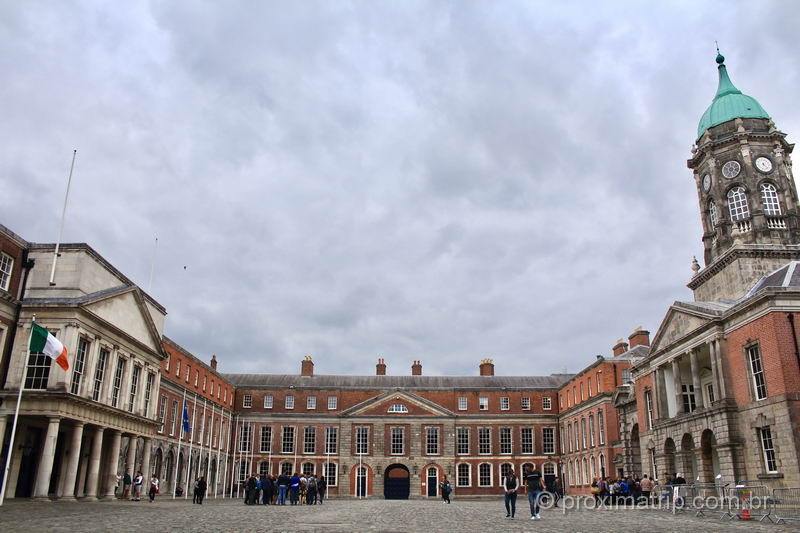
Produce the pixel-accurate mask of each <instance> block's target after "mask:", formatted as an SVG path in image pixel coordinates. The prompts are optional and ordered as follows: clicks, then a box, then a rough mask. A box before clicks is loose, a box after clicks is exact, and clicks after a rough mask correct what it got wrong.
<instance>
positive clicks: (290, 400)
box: [283, 394, 294, 409]
mask: <svg viewBox="0 0 800 533" xmlns="http://www.w3.org/2000/svg"><path fill="white" fill-rule="evenodd" d="M283 406H284V407H285V408H286V409H294V396H292V395H291V394H287V395H286V399H285V400H284V403H283Z"/></svg>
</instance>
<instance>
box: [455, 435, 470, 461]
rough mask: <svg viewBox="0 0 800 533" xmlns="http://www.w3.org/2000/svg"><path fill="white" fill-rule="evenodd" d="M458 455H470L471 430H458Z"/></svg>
mask: <svg viewBox="0 0 800 533" xmlns="http://www.w3.org/2000/svg"><path fill="white" fill-rule="evenodd" d="M456 453H458V454H461V455H469V428H456Z"/></svg>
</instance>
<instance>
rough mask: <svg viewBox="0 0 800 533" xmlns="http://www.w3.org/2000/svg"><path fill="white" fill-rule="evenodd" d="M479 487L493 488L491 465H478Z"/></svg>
mask: <svg viewBox="0 0 800 533" xmlns="http://www.w3.org/2000/svg"><path fill="white" fill-rule="evenodd" d="M478 486H479V487H491V486H492V465H491V464H489V463H481V464H479V465H478Z"/></svg>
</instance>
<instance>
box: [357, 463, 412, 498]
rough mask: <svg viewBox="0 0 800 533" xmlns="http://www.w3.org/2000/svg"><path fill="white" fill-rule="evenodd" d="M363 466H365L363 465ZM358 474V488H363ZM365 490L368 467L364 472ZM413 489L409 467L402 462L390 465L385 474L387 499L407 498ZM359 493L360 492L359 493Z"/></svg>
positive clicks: (384, 492) (384, 491)
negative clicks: (401, 463)
mask: <svg viewBox="0 0 800 533" xmlns="http://www.w3.org/2000/svg"><path fill="white" fill-rule="evenodd" d="M362 468H363V467H362ZM361 479H362V478H361V477H360V475H359V474H358V473H357V474H356V488H357V490H359V491H360V490H361V484H360V480H361ZM363 479H364V492H365V494H366V469H365V472H364V477H363ZM410 490H411V476H410V474H409V472H408V468H406V467H405V466H403V465H400V464H394V465H390V466H389V467H387V468H386V473H385V474H384V475H383V497H384V498H386V499H387V500H407V499H408V495H409V492H410ZM357 495H358V494H357Z"/></svg>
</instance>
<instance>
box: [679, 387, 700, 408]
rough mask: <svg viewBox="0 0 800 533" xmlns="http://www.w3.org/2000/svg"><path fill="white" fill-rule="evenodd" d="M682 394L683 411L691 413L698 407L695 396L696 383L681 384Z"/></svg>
mask: <svg viewBox="0 0 800 533" xmlns="http://www.w3.org/2000/svg"><path fill="white" fill-rule="evenodd" d="M681 395H682V396H683V412H684V413H691V412H692V411H694V410H695V409H696V408H697V402H696V401H695V397H694V385H681Z"/></svg>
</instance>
